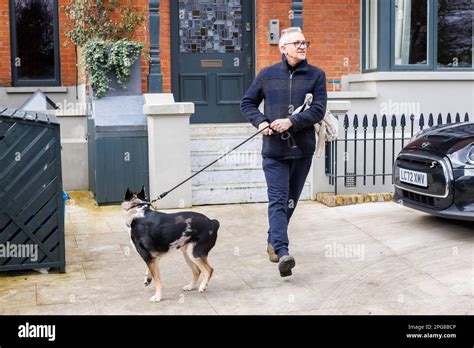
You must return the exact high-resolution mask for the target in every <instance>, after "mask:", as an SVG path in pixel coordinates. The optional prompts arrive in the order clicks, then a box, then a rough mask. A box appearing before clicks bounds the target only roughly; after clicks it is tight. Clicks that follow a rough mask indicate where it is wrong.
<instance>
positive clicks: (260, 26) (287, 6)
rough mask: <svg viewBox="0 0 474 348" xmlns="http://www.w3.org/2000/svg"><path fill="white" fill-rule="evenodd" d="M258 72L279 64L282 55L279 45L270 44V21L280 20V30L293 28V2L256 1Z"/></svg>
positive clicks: (275, 0) (279, 0) (281, 0)
mask: <svg viewBox="0 0 474 348" xmlns="http://www.w3.org/2000/svg"><path fill="white" fill-rule="evenodd" d="M256 7H257V8H256V11H255V12H256V43H255V51H256V70H257V73H258V72H259V71H260V70H262V68H264V67H266V66H269V65H272V64H275V63H279V62H280V61H281V53H280V49H279V48H278V45H270V44H269V43H268V21H269V20H270V19H279V20H280V30H282V29H285V28H288V27H291V19H290V10H291V0H257V1H256Z"/></svg>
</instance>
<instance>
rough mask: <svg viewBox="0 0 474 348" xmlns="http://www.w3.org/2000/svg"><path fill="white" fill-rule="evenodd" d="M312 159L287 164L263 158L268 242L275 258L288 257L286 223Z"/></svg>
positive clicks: (296, 160)
mask: <svg viewBox="0 0 474 348" xmlns="http://www.w3.org/2000/svg"><path fill="white" fill-rule="evenodd" d="M311 162H312V157H304V158H297V159H288V160H277V159H273V158H265V157H264V158H263V162H262V164H263V171H264V173H265V179H266V181H267V193H268V222H269V225H270V228H269V230H268V242H269V243H270V244H271V245H272V246H273V249H275V251H276V252H277V253H278V256H280V257H281V256H283V255H288V245H289V242H288V223H289V222H290V218H291V216H292V215H293V212H294V211H295V208H296V204H297V203H298V199H299V198H300V195H301V191H302V190H303V187H304V183H305V181H306V177H307V176H308V172H309V169H310V168H311Z"/></svg>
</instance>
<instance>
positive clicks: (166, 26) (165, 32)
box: [160, 0, 171, 93]
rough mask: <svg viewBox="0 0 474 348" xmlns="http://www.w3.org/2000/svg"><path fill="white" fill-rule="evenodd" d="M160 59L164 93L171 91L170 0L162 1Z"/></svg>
mask: <svg viewBox="0 0 474 348" xmlns="http://www.w3.org/2000/svg"><path fill="white" fill-rule="evenodd" d="M160 60H161V73H162V74H163V93H171V41H170V0H161V1H160Z"/></svg>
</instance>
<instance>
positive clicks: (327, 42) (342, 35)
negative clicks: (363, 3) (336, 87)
mask: <svg viewBox="0 0 474 348" xmlns="http://www.w3.org/2000/svg"><path fill="white" fill-rule="evenodd" d="M303 27H304V28H303V29H304V30H303V31H304V34H305V38H306V40H308V41H311V48H310V49H309V50H308V61H309V62H310V63H312V64H313V65H316V66H318V67H320V68H322V69H323V70H324V71H325V72H326V78H327V79H328V80H329V79H340V78H341V76H343V75H347V74H353V73H359V72H360V49H361V48H360V0H305V1H304V2H303ZM330 88H331V90H332V86H330Z"/></svg>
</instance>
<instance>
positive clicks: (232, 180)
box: [192, 166, 265, 185]
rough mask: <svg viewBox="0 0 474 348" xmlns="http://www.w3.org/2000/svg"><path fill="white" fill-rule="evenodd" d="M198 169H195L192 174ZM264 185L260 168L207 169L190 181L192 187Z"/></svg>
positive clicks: (227, 167)
mask: <svg viewBox="0 0 474 348" xmlns="http://www.w3.org/2000/svg"><path fill="white" fill-rule="evenodd" d="M199 169H200V168H197V167H196V168H195V170H193V173H195V172H197V171H198V170H199ZM246 183H247V184H248V183H265V175H264V173H263V170H262V167H261V166H220V167H214V166H212V167H209V168H208V169H206V170H205V171H203V172H201V173H200V174H199V175H197V176H195V177H194V178H193V179H192V184H193V185H226V184H246Z"/></svg>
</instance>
